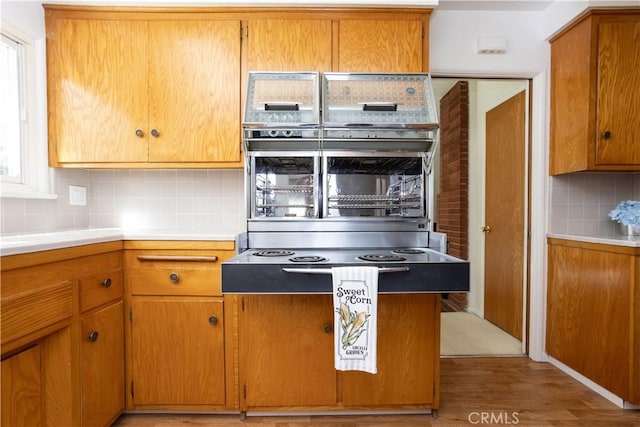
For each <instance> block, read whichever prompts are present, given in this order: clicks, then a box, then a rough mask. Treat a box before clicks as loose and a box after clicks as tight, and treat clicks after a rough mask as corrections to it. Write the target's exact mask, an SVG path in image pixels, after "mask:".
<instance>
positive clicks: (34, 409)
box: [2, 345, 44, 427]
mask: <svg viewBox="0 0 640 427" xmlns="http://www.w3.org/2000/svg"><path fill="white" fill-rule="evenodd" d="M41 383H42V382H41V375H40V346H38V345H37V346H35V347H31V348H30V349H28V350H25V351H23V352H21V353H18V354H16V355H15V356H12V357H10V358H8V359H5V360H3V361H2V426H4V427H20V426H33V427H36V426H41V425H44V424H43V422H42V421H43V420H42V397H41V395H42V388H41Z"/></svg>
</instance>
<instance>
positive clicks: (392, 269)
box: [282, 267, 410, 274]
mask: <svg viewBox="0 0 640 427" xmlns="http://www.w3.org/2000/svg"><path fill="white" fill-rule="evenodd" d="M409 270H410V268H409V267H379V268H378V273H401V272H404V271H409ZM282 271H284V272H285V273H303V274H331V269H330V268H283V269H282Z"/></svg>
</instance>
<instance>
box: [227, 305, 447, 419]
mask: <svg viewBox="0 0 640 427" xmlns="http://www.w3.org/2000/svg"><path fill="white" fill-rule="evenodd" d="M239 304H240V309H239V320H238V337H239V371H240V377H239V381H240V388H241V398H240V409H241V410H242V411H251V410H289V409H299V408H301V407H302V408H309V409H334V410H342V409H344V410H358V409H362V410H376V409H380V410H383V409H400V408H403V409H409V408H413V409H437V408H438V404H439V400H438V384H439V376H438V373H439V360H440V355H439V353H440V351H439V348H440V347H439V340H440V295H436V294H411V295H408V294H405V295H401V294H398V295H380V297H379V300H378V338H377V340H378V361H377V364H378V373H377V374H375V375H372V374H369V373H366V372H359V371H344V372H343V371H336V370H335V368H334V356H333V355H334V351H333V349H334V337H333V327H334V325H333V313H334V311H333V303H332V298H331V296H330V295H251V296H242V297H240V301H239Z"/></svg>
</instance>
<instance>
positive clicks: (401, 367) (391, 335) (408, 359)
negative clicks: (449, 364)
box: [342, 294, 440, 406]
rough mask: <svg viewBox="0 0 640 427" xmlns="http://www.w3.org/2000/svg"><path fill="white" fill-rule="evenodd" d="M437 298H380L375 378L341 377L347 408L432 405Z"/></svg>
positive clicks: (363, 375)
mask: <svg viewBox="0 0 640 427" xmlns="http://www.w3.org/2000/svg"><path fill="white" fill-rule="evenodd" d="M439 310H440V295H434V294H411V295H407V294H403V295H380V297H379V299H378V373H377V374H376V375H371V374H368V373H366V372H356V371H349V372H344V373H343V374H342V375H343V376H342V397H343V402H344V405H345V406H375V405H414V404H415V405H420V404H432V403H434V398H435V396H434V390H435V386H436V382H437V377H436V372H437V369H436V366H437V365H438V363H439V360H438V357H439V353H440V352H439V348H440V343H439V339H440V335H439V325H440V321H439V319H440V312H439Z"/></svg>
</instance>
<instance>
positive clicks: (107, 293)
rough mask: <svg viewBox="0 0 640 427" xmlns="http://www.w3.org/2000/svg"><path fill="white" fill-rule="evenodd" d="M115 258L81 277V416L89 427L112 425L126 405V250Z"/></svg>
mask: <svg viewBox="0 0 640 427" xmlns="http://www.w3.org/2000/svg"><path fill="white" fill-rule="evenodd" d="M111 258H115V259H114V260H113V261H112V263H106V262H105V263H104V264H103V265H97V266H95V269H92V271H91V272H90V274H88V275H86V276H83V277H81V278H80V280H79V288H80V289H79V291H80V312H81V318H80V371H81V375H80V389H81V399H82V404H81V411H82V416H81V418H82V425H83V426H87V427H88V426H96V427H100V426H105V425H108V424H109V423H111V422H113V420H114V419H115V418H116V417H118V415H120V413H121V412H122V410H123V409H124V304H123V296H124V275H123V270H122V254H121V253H118V254H117V256H116V257H114V256H113V255H111ZM107 259H108V258H107ZM107 259H106V260H107ZM106 260H105V261H106ZM101 267H102V268H101Z"/></svg>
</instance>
